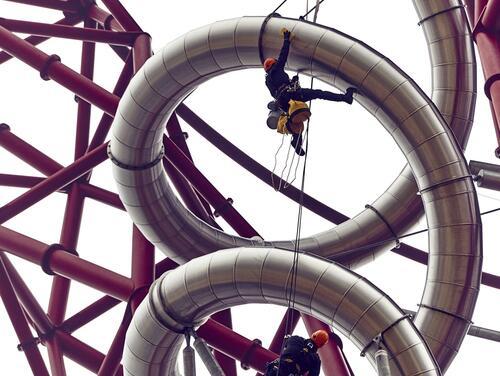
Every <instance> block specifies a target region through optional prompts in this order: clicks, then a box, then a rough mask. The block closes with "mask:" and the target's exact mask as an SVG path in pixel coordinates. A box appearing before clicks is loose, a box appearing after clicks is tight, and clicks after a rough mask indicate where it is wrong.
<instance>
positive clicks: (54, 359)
mask: <svg viewBox="0 0 500 376" xmlns="http://www.w3.org/2000/svg"><path fill="white" fill-rule="evenodd" d="M45 346H47V352H48V354H49V363H50V369H51V371H52V375H53V376H66V367H65V366H64V358H63V352H62V350H61V346H60V344H59V340H58V338H57V336H53V337H52V338H49V339H48V340H46V341H45Z"/></svg>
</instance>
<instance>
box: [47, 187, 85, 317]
mask: <svg viewBox="0 0 500 376" xmlns="http://www.w3.org/2000/svg"><path fill="white" fill-rule="evenodd" d="M83 205H84V197H83V196H82V194H81V193H80V189H79V187H78V185H77V184H74V185H72V186H71V189H70V191H69V194H68V197H67V200H66V209H65V212H64V219H63V225H62V229H61V237H60V240H59V243H60V244H61V245H62V246H63V247H65V248H66V249H71V250H76V248H77V245H78V236H79V234H80V226H81V222H82V214H83ZM70 283H71V281H70V280H69V279H67V278H63V277H60V276H57V275H56V276H54V279H53V281H52V288H51V293H50V299H49V309H48V314H49V317H50V318H51V319H52V322H53V323H54V324H55V325H59V324H61V323H62V322H63V321H64V316H65V313H66V307H67V304H68V298H69V289H70Z"/></svg>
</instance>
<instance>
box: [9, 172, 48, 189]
mask: <svg viewBox="0 0 500 376" xmlns="http://www.w3.org/2000/svg"><path fill="white" fill-rule="evenodd" d="M42 181H43V178H39V177H36V176H25V175H11V174H0V185H3V186H5V187H15V188H32V187H33V186H35V185H37V184H39V183H41V182H42Z"/></svg>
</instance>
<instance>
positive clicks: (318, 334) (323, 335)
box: [311, 329, 329, 349]
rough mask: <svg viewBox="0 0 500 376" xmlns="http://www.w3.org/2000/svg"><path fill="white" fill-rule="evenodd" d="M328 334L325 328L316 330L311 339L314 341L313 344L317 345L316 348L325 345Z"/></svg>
mask: <svg viewBox="0 0 500 376" xmlns="http://www.w3.org/2000/svg"><path fill="white" fill-rule="evenodd" d="M328 338H329V335H328V333H327V332H326V331H325V330H321V329H320V330H316V331H315V332H314V333H313V334H312V336H311V339H312V341H313V342H314V344H315V345H316V346H317V347H318V349H319V348H320V347H321V346H323V345H325V344H326V343H327V342H328Z"/></svg>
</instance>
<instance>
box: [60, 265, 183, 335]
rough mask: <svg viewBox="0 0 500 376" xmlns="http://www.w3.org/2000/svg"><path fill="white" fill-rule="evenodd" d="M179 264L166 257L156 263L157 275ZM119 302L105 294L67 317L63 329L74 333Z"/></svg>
mask: <svg viewBox="0 0 500 376" xmlns="http://www.w3.org/2000/svg"><path fill="white" fill-rule="evenodd" d="M177 266H178V264H176V263H175V262H173V261H172V260H170V259H169V258H165V259H163V260H162V261H160V262H159V263H157V264H156V266H155V277H159V276H160V275H162V274H163V273H165V272H166V271H167V270H171V269H175V268H176V267H177ZM119 303H121V301H120V300H118V299H116V298H113V297H111V296H104V297H102V298H100V299H98V300H97V301H95V302H94V303H92V304H90V305H89V306H87V307H86V308H84V309H83V310H81V311H80V312H78V313H76V314H75V315H73V316H72V317H70V318H69V319H67V320H66V321H65V322H64V323H63V324H62V325H61V329H62V330H64V331H66V332H68V333H72V332H74V331H75V330H77V329H79V328H81V327H82V326H84V325H86V324H88V323H89V322H91V321H92V320H94V319H96V318H97V317H99V316H101V315H102V314H103V313H105V312H107V311H109V310H110V309H111V308H113V307H115V306H116V305H118V304H119Z"/></svg>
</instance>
